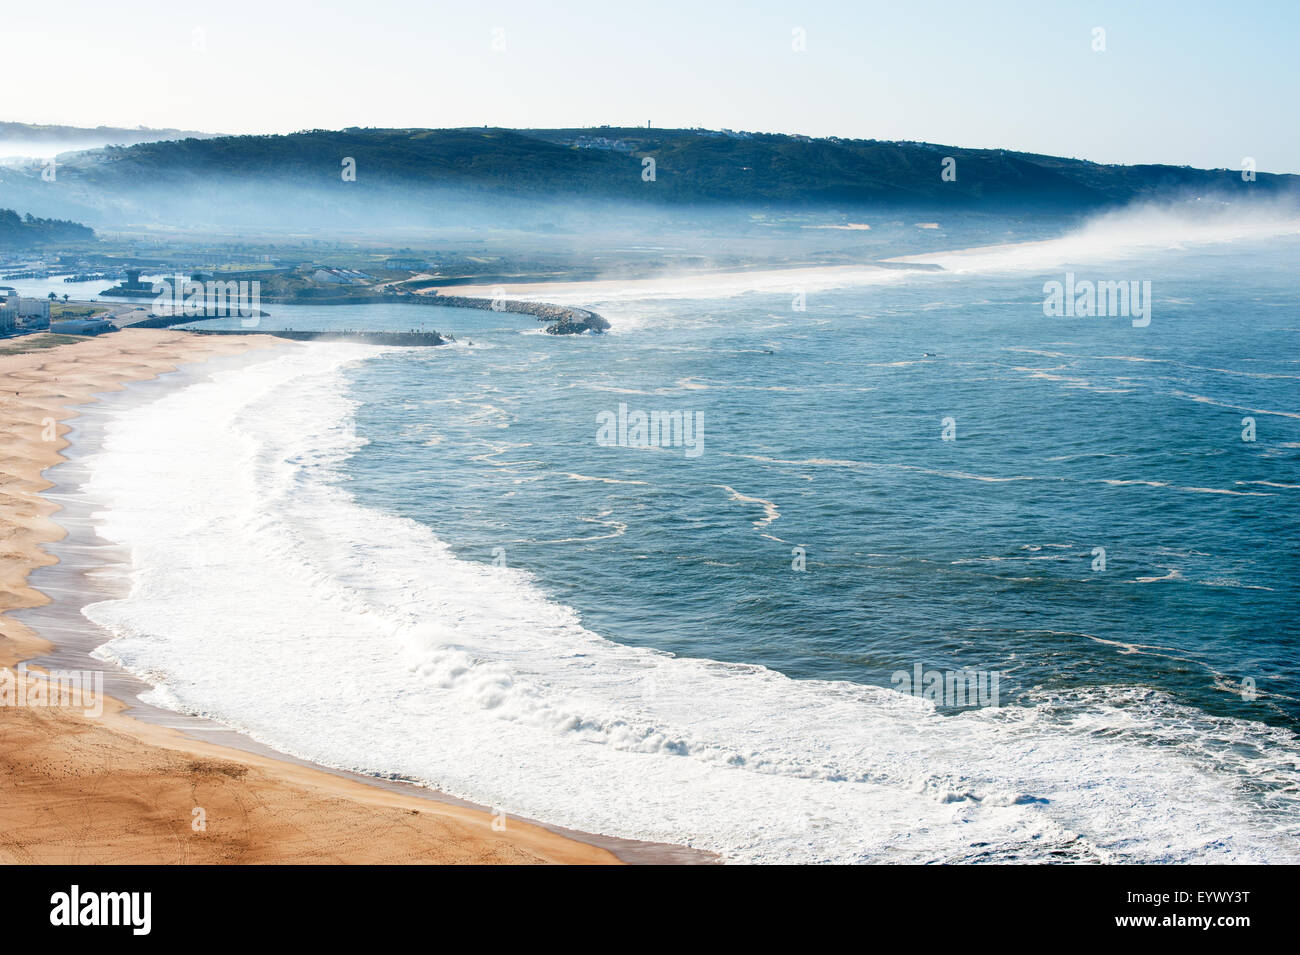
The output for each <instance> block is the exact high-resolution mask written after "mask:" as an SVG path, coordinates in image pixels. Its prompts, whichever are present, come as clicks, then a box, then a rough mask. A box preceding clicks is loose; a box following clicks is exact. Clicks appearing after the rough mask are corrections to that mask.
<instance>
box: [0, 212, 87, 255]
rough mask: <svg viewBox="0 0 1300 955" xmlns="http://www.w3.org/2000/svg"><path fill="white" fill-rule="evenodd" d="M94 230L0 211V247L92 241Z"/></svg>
mask: <svg viewBox="0 0 1300 955" xmlns="http://www.w3.org/2000/svg"><path fill="white" fill-rule="evenodd" d="M94 237H95V230H93V229H90V228H88V227H86V226H84V225H82V224H81V223H79V222H68V221H65V220H62V219H37V218H35V217H34V216H31V215H26V216H20V215H19V214H18V213H17V212H15V211H14V210H13V209H0V247H4V248H11V249H12V248H25V247H28V246H33V245H39V244H41V243H44V242H69V241H75V240H79V239H80V240H85V239H93V238H94Z"/></svg>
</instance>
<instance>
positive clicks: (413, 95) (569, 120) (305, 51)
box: [0, 0, 1300, 172]
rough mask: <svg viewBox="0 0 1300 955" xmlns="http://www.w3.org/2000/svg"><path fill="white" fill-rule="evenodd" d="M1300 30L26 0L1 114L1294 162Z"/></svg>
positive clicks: (1286, 165)
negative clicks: (811, 139)
mask: <svg viewBox="0 0 1300 955" xmlns="http://www.w3.org/2000/svg"><path fill="white" fill-rule="evenodd" d="M987 7H992V8H995V9H997V10H998V11H999V12H997V13H993V12H989V10H988V9H981V8H987ZM1096 27H1101V28H1102V29H1104V30H1105V37H1104V39H1105V50H1104V52H1097V51H1094V49H1093V45H1094V42H1095V40H1094V28H1096ZM796 29H802V30H803V31H804V34H803V35H804V36H805V37H806V49H805V50H803V51H797V50H796V49H794V46H795V45H796V42H795V41H796V35H795V30H796ZM498 30H499V31H501V32H495V31H498ZM494 39H495V40H496V41H497V45H498V46H499V45H501V41H504V49H503V50H496V49H494ZM1298 40H1300V0H1265V2H1250V3H1246V2H1236V3H1211V2H1195V0H1192V2H1181V3H1174V2H1142V0H1127V2H1116V3H1074V2H1053V0H1037V2H1024V3H1019V2H1008V3H993V2H990V3H965V2H933V3H925V2H907V0H902V2H898V0H895V2H888V3H874V2H853V0H843V2H798V3H796V2H761V3H743V4H742V3H715V2H709V0H694V2H675V0H643V2H639V3H623V2H619V0H604V2H599V0H596V2H589V0H558V2H545V0H538V2H492V0H487V2H475V0H465V2H460V3H455V4H451V3H443V2H438V0H346V2H344V0H325V2H285V0H258V2H252V0H226V2H222V3H211V2H208V3H187V2H184V0H179V2H178V0H119V2H114V3H103V2H88V0H72V2H61V3H9V4H6V6H5V15H4V20H3V22H2V23H0V41H3V42H2V44H0V49H3V51H4V58H5V66H4V73H5V76H4V80H3V88H2V89H0V119H3V120H10V121H20V122H35V123H62V124H70V125H84V126H97V125H101V124H103V125H117V126H136V125H146V126H173V127H181V128H187V129H201V130H210V131H217V132H289V131H293V130H296V129H307V128H314V127H326V128H338V127H342V126H434V127H439V126H475V125H484V124H486V125H492V126H539V127H540V126H591V125H599V124H601V123H610V124H614V125H620V124H621V125H644V124H645V123H646V122H647V121H651V122H653V124H654V125H656V126H707V127H713V128H718V127H728V128H731V129H747V130H763V131H775V132H795V133H806V134H809V135H814V136H827V135H839V136H850V137H862V138H877V139H919V140H928V141H931V142H937V143H944V144H953V145H959V146H976V147H978V146H997V147H1008V148H1015V149H1025V150H1032V151H1036V152H1044V153H1052V154H1057V155H1065V156H1077V157H1081V158H1086V159H1093V160H1097V161H1100V162H1122V163H1134V162H1166V163H1185V164H1189V165H1194V166H1204V167H1231V168H1239V167H1240V164H1241V160H1242V157H1245V156H1252V157H1254V158H1255V159H1256V161H1257V162H1258V167H1259V169H1260V170H1263V171H1272V172H1300V123H1298V122H1297V117H1298V116H1300V108H1298V105H1300V104H1298V103H1297V99H1298V95H1297V94H1298V93H1300V65H1297V63H1298V59H1297V50H1296V43H1297V41H1298Z"/></svg>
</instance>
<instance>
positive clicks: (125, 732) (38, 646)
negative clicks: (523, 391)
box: [0, 329, 714, 864]
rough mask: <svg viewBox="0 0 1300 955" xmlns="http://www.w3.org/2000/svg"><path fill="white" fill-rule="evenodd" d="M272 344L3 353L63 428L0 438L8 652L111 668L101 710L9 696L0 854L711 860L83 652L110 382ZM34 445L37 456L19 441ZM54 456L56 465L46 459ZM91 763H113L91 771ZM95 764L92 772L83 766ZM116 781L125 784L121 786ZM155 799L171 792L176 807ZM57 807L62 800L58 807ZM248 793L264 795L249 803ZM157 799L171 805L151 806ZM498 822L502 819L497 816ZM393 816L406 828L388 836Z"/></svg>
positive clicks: (62, 665)
mask: <svg viewBox="0 0 1300 955" xmlns="http://www.w3.org/2000/svg"><path fill="white" fill-rule="evenodd" d="M123 344H125V346H126V347H125V348H123V347H121V346H122V345H123ZM88 346H89V347H88ZM278 347H284V346H282V345H280V344H279V343H278V342H276V340H274V339H269V338H267V337H265V336H259V337H256V338H253V337H235V336H230V337H226V336H212V337H208V336H194V335H190V334H188V333H185V332H167V331H149V330H144V329H139V330H124V331H122V332H119V333H117V334H115V335H113V336H109V337H106V338H104V339H94V340H90V341H88V342H78V343H76V344H74V345H65V346H60V347H58V348H53V349H48V350H46V351H42V352H33V353H26V354H17V355H11V356H5V357H3V358H0V374H3V375H4V376H5V378H6V380H7V381H9V380H12V381H17V382H22V383H24V384H27V385H29V386H30V387H33V388H40V387H41V386H42V385H44V386H45V390H48V391H50V392H55V393H54V394H48V395H46V394H42V395H40V396H39V398H38V399H37V400H32V399H28V402H27V405H26V410H29V411H34V412H35V414H33V415H31V416H30V417H32V418H35V419H36V420H35V421H27V422H24V421H23V420H22V419H23V415H22V414H21V411H20V412H19V413H17V414H15V408H14V407H13V406H16V405H18V406H20V405H22V404H23V402H22V401H15V400H14V398H11V397H10V396H9V394H8V393H6V394H4V395H0V407H3V408H4V410H5V412H6V419H7V420H9V421H13V422H14V423H15V425H17V426H20V427H21V426H22V425H23V424H27V425H28V426H29V427H31V428H32V431H33V433H36V432H39V431H41V429H42V426H43V424H44V427H45V429H46V434H48V422H49V419H50V418H55V419H57V420H58V422H59V423H58V426H57V432H58V440H56V441H40V440H39V436H38V439H37V440H32V439H31V438H30V436H29V437H28V439H27V441H26V442H24V441H23V439H22V436H20V435H15V434H14V430H13V427H12V426H11V428H10V429H7V430H6V432H5V433H3V435H0V451H3V452H5V458H6V461H5V465H4V471H3V473H2V474H0V481H3V484H2V485H0V492H3V493H5V494H6V496H9V497H13V496H14V492H15V491H17V492H18V493H19V494H22V495H23V497H24V498H25V501H26V503H27V504H28V507H27V508H26V509H19V510H20V513H18V514H17V515H16V517H17V518H18V519H17V520H16V521H10V520H9V519H6V520H5V521H4V522H3V524H2V525H0V534H2V535H3V536H2V537H0V542H3V543H4V544H5V545H6V547H5V551H6V552H5V553H4V554H3V557H2V558H0V560H2V561H3V575H2V576H0V585H3V588H4V590H3V591H0V626H2V629H0V638H2V639H0V666H5V667H9V668H13V667H16V666H17V665H18V664H19V663H20V662H25V663H26V664H27V665H29V666H30V667H32V668H33V669H35V668H43V669H45V670H50V669H76V670H93V671H102V672H103V674H104V693H103V696H104V701H103V714H102V715H101V716H98V717H91V716H86V715H84V714H83V713H82V712H81V711H80V710H79V709H77V708H54V707H46V708H36V707H12V706H3V707H0V738H4V739H5V740H6V743H7V744H8V745H7V746H6V747H5V749H6V750H8V751H9V753H10V754H12V755H11V756H7V757H4V758H3V761H0V782H3V783H5V785H4V786H3V788H4V789H6V790H9V791H10V793H9V794H8V795H7V798H6V802H5V804H4V805H3V807H0V819H3V820H4V822H5V825H4V826H3V827H2V828H3V831H5V832H7V833H13V832H15V831H20V832H22V833H23V834H24V835H23V836H17V837H16V836H13V835H9V836H7V837H6V838H5V839H3V840H0V860H4V861H15V862H17V861H22V862H30V861H35V862H76V861H97V862H122V861H127V862H167V861H170V862H231V861H243V862H291V863H311V862H341V861H349V862H466V863H519V862H524V863H527V862H552V863H578V864H607V863H619V862H623V863H683V862H686V863H689V862H711V861H714V857H713V856H711V855H709V854H707V853H702V852H699V851H697V850H692V849H687V848H683V847H677V846H668V845H659V844H654V843H642V842H635V841H631V840H621V839H615V838H608V837H603V836H599V835H594V834H588V833H580V832H574V831H571V830H566V829H563V828H560V827H554V826H548V825H545V824H542V823H537V822H534V821H532V820H525V819H520V818H518V817H513V816H511V817H508V818H502V819H497V818H496V817H494V816H493V815H492V814H491V812H490V810H488V809H487V808H486V807H482V806H478V805H476V804H474V803H471V802H467V801H465V800H460V799H457V798H455V797H452V796H449V795H447V794H445V793H441V792H438V791H436V790H433V789H430V788H428V787H425V786H421V785H419V784H418V783H415V782H412V781H405V780H400V779H380V778H377V777H370V776H364V775H361V774H357V773H351V772H347V771H344V770H336V769H332V768H329V767H325V766H321V765H318V764H315V763H310V762H308V761H305V760H300V759H297V758H294V757H291V756H288V755H286V754H282V753H279V752H277V751H275V750H272V749H271V748H269V747H266V746H263V745H262V744H260V743H257V742H256V741H254V740H252V739H251V738H249V737H247V736H244V735H243V734H241V733H239V732H237V731H235V730H233V729H230V728H228V727H225V726H222V725H220V724H217V723H215V722H213V721H211V720H206V719H203V718H199V717H191V716H187V715H185V714H181V713H176V712H173V711H170V710H164V709H161V708H158V707H154V706H152V705H150V704H146V703H143V702H141V701H140V700H138V699H136V696H137V694H138V693H140V692H142V691H144V690H145V689H148V688H149V684H147V683H145V682H143V681H141V680H139V679H137V678H136V677H135V676H134V675H132V674H130V673H128V672H126V671H124V670H121V669H120V668H118V667H115V666H113V665H112V664H106V663H104V662H103V661H100V660H97V659H95V658H93V657H91V656H90V655H89V654H90V652H91V651H92V650H93V649H94V648H95V647H97V646H99V645H101V644H103V643H104V642H106V640H107V639H108V637H107V635H106V634H103V633H99V632H96V631H97V628H95V627H94V625H93V624H91V623H90V621H89V620H88V619H86V618H85V617H84V615H82V613H81V608H82V607H83V606H85V605H86V604H88V603H91V602H94V601H97V600H102V599H107V598H109V597H111V596H112V595H114V594H115V593H120V592H121V591H120V588H121V587H122V586H123V582H122V581H123V576H124V574H123V570H124V568H125V566H126V563H127V556H126V555H123V554H121V553H120V552H118V551H117V549H116V548H114V547H113V546H112V545H110V544H108V543H107V542H105V541H103V540H102V539H100V538H98V536H97V533H96V526H95V521H94V519H93V516H92V514H93V511H94V506H93V504H92V502H89V501H87V500H85V499H84V497H81V496H79V493H78V491H79V487H80V482H81V481H82V480H84V477H85V475H86V473H87V472H86V469H85V467H84V460H85V456H86V455H87V453H90V452H91V451H93V447H94V446H95V439H96V437H97V434H96V429H97V428H99V427H102V420H103V419H105V418H107V416H108V415H109V414H111V413H116V412H117V411H120V405H119V404H117V402H120V401H129V400H131V397H130V396H129V395H125V396H123V395H120V394H115V395H114V398H113V402H114V404H113V405H112V406H111V408H110V406H108V405H104V404H101V401H102V399H103V397H104V396H105V395H106V394H108V393H110V392H113V393H120V392H123V391H126V392H132V391H134V392H135V393H136V394H139V395H146V394H148V393H150V392H151V391H155V390H157V389H161V388H166V387H171V386H172V385H173V384H174V381H169V379H174V378H175V376H176V375H177V374H181V375H187V374H188V375H200V374H206V373H207V370H208V369H209V368H210V367H211V366H212V365H213V364H214V360H216V361H230V362H233V361H237V360H246V359H247V358H248V356H249V355H250V354H251V353H252V352H254V351H268V352H269V351H270V350H271V349H277V348H278ZM288 347H296V346H292V345H290V346H288ZM75 349H81V353H80V354H78V355H76V356H73V355H70V354H69V350H75ZM132 349H134V350H132ZM106 353H107V355H112V354H116V355H117V357H118V358H119V359H120V358H123V357H127V358H129V359H130V361H129V362H128V363H127V368H124V369H121V370H119V371H118V372H116V373H114V372H112V371H105V370H104V369H103V367H102V365H101V366H100V367H99V368H98V371H99V373H98V374H95V375H92V376H91V377H90V379H89V380H83V381H80V382H78V384H80V385H81V388H80V389H78V388H76V387H75V386H73V387H69V385H68V384H65V382H66V381H67V379H65V378H64V377H62V376H61V375H57V374H55V375H53V381H49V380H45V379H48V378H49V376H50V375H51V374H53V373H54V372H56V371H59V372H64V373H65V374H66V373H67V372H68V371H73V370H77V369H74V368H71V367H69V366H75V365H77V364H79V363H85V362H92V361H95V360H96V359H101V360H102V359H104V358H105V357H107V355H106ZM181 366H186V367H181ZM42 372H44V373H45V377H44V378H42V375H41V373H42ZM56 382H57V383H58V385H57V386H55V383H56ZM14 397H16V398H21V396H20V395H15V396H14ZM33 398H36V396H33ZM47 412H48V414H47ZM24 443H26V444H27V445H28V447H27V448H26V449H25V450H26V451H27V452H28V453H27V454H23V453H22V452H23V450H24V448H23V444H24ZM15 452H18V453H17V454H15ZM47 469H51V470H52V472H53V473H51V474H47V473H46V470H47ZM17 472H25V473H17ZM56 513H57V514H59V517H58V519H57V520H56V519H55V518H54V517H53V515H54V514H56ZM50 636H52V637H54V640H53V641H51V640H50V639H48V637H50ZM34 679H39V674H37V673H34V672H33V673H29V675H28V681H29V682H30V681H32V680H34ZM87 746H89V747H90V753H87V752H86V747H87ZM91 754H93V758H91ZM34 755H35V760H33V756H34ZM69 756H71V757H72V759H71V762H72V763H75V764H77V765H76V766H75V767H73V768H69V766H68V765H67V764H68V763H69V762H70V760H69ZM80 757H87V758H85V759H81V758H80ZM55 761H58V762H61V763H63V764H65V765H63V766H62V767H60V768H59V770H58V771H57V772H53V771H51V769H50V764H51V763H52V762H55ZM33 762H35V764H36V765H35V766H34V767H33V766H32V763H33ZM95 764H98V765H100V766H104V767H107V766H111V767H112V768H111V769H109V770H108V771H107V772H98V771H95ZM88 772H89V774H90V776H92V777H93V781H92V780H89V779H87V773H88ZM88 783H90V785H87V784H88ZM142 788H147V789H156V790H158V791H159V793H160V795H159V797H158V799H157V800H156V801H154V802H150V801H146V802H145V803H144V804H141V799H140V791H141V789H142ZM119 789H120V790H125V791H114V790H119ZM87 790H89V794H87ZM190 794H192V797H191V796H190ZM15 796H16V797H17V798H15ZM24 797H26V798H24ZM182 797H187V798H186V799H182ZM178 800H179V802H178ZM69 802H71V803H72V804H74V805H77V804H79V805H80V809H79V810H78V815H79V816H80V817H84V818H87V819H90V818H94V819H96V820H97V821H98V824H99V825H101V826H103V828H104V830H105V831H104V832H103V833H102V834H101V836H100V837H99V838H96V836H95V835H93V834H88V833H85V832H84V831H82V832H79V833H78V834H77V835H73V834H72V833H71V832H69V831H67V830H66V827H64V828H60V827H61V826H62V823H61V822H60V821H59V818H58V817H60V816H63V815H64V813H65V812H66V810H67V805H68V803H69ZM106 802H107V803H108V807H107V808H106V806H105V803H106ZM161 803H165V804H170V811H168V810H164V809H163V808H162V806H161V805H159V804H161ZM190 803H193V804H194V805H195V806H198V805H202V806H203V807H204V811H205V814H207V813H210V814H211V815H205V818H206V819H208V820H209V822H210V823H211V824H210V825H209V828H208V829H207V830H205V831H204V832H203V833H202V834H200V833H198V832H196V831H194V830H193V829H192V828H191V818H190V812H191V808H189V804H190ZM52 804H54V805H61V806H62V810H60V811H54V810H52V809H51V808H50V807H51V805H52ZM250 806H252V807H256V810H257V811H256V812H254V813H253V814H252V815H250V813H249V807H250ZM181 810H184V812H182V811H181ZM160 813H162V814H163V815H164V817H165V818H163V819H158V818H157V817H158V816H159V815H160ZM306 813H312V814H313V821H311V822H310V826H311V827H313V828H314V829H315V830H316V831H315V832H314V833H313V835H312V836H307V837H305V836H304V832H312V831H313V830H312V829H307V830H304V824H303V821H302V819H301V817H302V816H303V815H304V814H306ZM232 815H238V816H239V818H240V819H241V820H242V822H241V823H240V827H241V828H240V831H239V833H237V834H235V836H234V841H235V844H234V845H231V844H230V836H231V834H230V833H229V831H228V822H229V819H230V817H231V816H232ZM100 817H103V821H99V820H100ZM295 820H297V821H295ZM494 822H495V823H496V825H494ZM502 823H504V827H503V828H498V827H499V826H501V824H502ZM159 824H161V825H159ZM219 825H226V826H227V829H226V830H223V831H222V835H221V836H220V837H213V836H211V835H208V833H210V832H213V830H217V829H218V826H219ZM395 827H400V829H401V832H400V835H398V836H397V837H396V838H395V837H394V832H395ZM142 828H143V829H144V830H145V832H144V833H142V832H141V831H140V830H141V829H142ZM24 836H25V837H26V838H24ZM100 843H102V844H100ZM214 850H215V852H216V857H215V858H214V857H212V856H213V852H214Z"/></svg>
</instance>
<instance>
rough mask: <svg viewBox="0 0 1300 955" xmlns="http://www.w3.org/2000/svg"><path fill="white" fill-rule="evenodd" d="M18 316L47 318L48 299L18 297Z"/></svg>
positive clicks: (48, 314) (48, 312)
mask: <svg viewBox="0 0 1300 955" xmlns="http://www.w3.org/2000/svg"><path fill="white" fill-rule="evenodd" d="M18 317H19V318H22V319H32V318H40V319H45V320H47V321H48V320H49V317H50V300H49V299H48V298H20V299H19V300H18Z"/></svg>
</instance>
